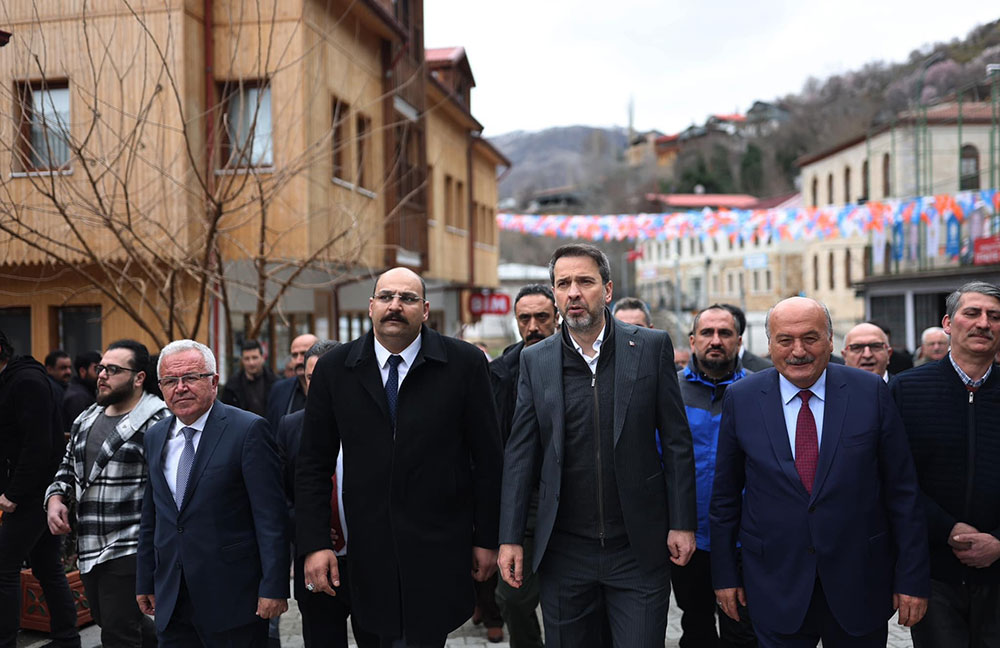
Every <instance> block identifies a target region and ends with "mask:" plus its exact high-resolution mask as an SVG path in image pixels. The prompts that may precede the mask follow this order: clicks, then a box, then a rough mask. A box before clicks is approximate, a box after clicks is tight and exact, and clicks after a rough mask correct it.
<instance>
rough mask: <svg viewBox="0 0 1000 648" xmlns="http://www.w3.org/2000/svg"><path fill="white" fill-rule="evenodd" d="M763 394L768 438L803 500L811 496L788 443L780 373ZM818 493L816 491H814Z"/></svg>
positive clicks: (761, 403) (761, 402) (761, 401)
mask: <svg viewBox="0 0 1000 648" xmlns="http://www.w3.org/2000/svg"><path fill="white" fill-rule="evenodd" d="M761 393H762V394H763V395H762V397H761V399H760V401H759V405H760V412H761V415H762V416H763V417H764V427H765V429H766V430H767V437H768V439H769V440H770V442H771V447H772V448H773V450H774V456H775V457H776V458H777V461H778V465H779V466H780V467H781V471H782V472H783V473H785V477H787V478H788V479H789V480H790V481H791V482H792V483H793V484H794V485H795V487H796V488H797V489H798V490H799V491H800V492H801V493H802V497H803V498H807V497H808V496H809V493H808V491H806V487H805V486H803V485H802V480H801V479H800V478H799V473H798V471H797V470H795V459H793V458H792V447H791V445H790V444H789V443H788V429H787V428H786V427H785V414H784V409H783V406H784V404H783V403H782V402H781V388H780V387H778V372H777V371H775V372H774V379H773V380H770V381H768V384H767V386H766V387H765V388H764V389H762V390H761ZM813 492H816V489H815V488H814V489H813Z"/></svg>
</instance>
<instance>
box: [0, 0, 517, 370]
mask: <svg viewBox="0 0 1000 648" xmlns="http://www.w3.org/2000/svg"><path fill="white" fill-rule="evenodd" d="M46 6H47V5H45V3H42V4H39V3H37V2H33V1H31V0H10V2H8V3H7V4H6V6H5V14H4V18H5V21H6V22H5V28H6V29H8V30H10V31H12V32H13V33H14V34H15V36H16V37H15V38H14V39H13V40H12V41H11V44H10V46H9V47H7V48H5V49H4V52H3V56H0V93H5V98H6V100H7V102H6V103H5V105H6V106H8V109H7V110H6V111H4V113H3V115H0V119H5V120H6V121H7V123H6V125H5V130H6V132H8V133H14V134H15V136H14V137H12V138H11V140H9V141H8V142H6V143H5V144H3V145H2V147H0V158H2V160H0V164H2V165H3V166H4V168H6V169H12V172H10V173H7V172H5V175H4V177H3V178H2V179H0V183H2V184H3V185H4V186H3V189H4V191H3V197H2V198H0V201H2V202H4V203H5V204H4V205H2V209H0V272H2V273H3V275H4V290H3V291H2V294H0V328H3V329H4V330H5V331H8V332H11V331H14V332H16V335H15V344H16V345H17V347H18V349H19V350H21V351H24V352H30V353H32V354H34V355H35V356H36V357H41V356H42V355H44V354H45V353H47V352H48V351H49V350H50V349H52V348H56V347H62V348H66V349H67V350H68V351H70V353H76V352H78V351H83V350H85V349H91V348H103V347H104V346H106V345H107V344H108V343H109V342H111V341H112V340H114V339H117V338H122V337H131V338H136V339H139V340H141V341H143V342H145V343H147V344H148V345H149V346H150V347H151V348H153V349H156V348H158V347H159V346H161V345H162V344H163V343H164V342H165V341H167V340H169V339H170V338H173V337H179V336H183V335H191V336H194V337H196V338H197V339H199V340H201V341H204V342H207V343H208V344H209V345H210V346H212V347H213V349H214V350H215V351H216V353H217V355H218V356H219V358H220V359H225V358H229V359H233V358H235V356H236V355H237V354H238V343H239V341H240V340H241V339H242V337H243V336H244V334H247V333H248V331H249V329H250V327H251V326H252V325H253V324H254V323H255V322H256V323H260V322H259V318H258V313H259V312H261V311H260V308H261V307H262V306H263V305H265V304H267V303H271V302H273V304H274V308H273V309H272V310H271V311H270V316H268V317H266V318H265V320H264V321H263V323H262V324H261V325H260V327H259V330H257V331H256V332H255V335H256V336H259V337H260V338H261V339H262V341H263V342H264V343H265V344H266V345H267V346H268V347H269V348H270V349H272V353H271V354H270V355H271V358H272V361H274V360H278V361H282V360H283V359H284V358H283V356H284V354H285V353H286V352H287V351H286V350H287V349H288V345H289V340H290V338H291V337H293V336H294V335H296V334H299V333H302V332H305V331H313V332H315V333H317V334H318V335H319V336H320V337H329V338H335V339H340V340H348V339H351V338H354V337H356V336H358V335H361V334H362V333H364V332H365V331H366V330H367V329H368V327H369V326H370V323H369V321H368V316H367V310H368V298H369V296H370V295H371V290H372V285H373V281H374V277H375V276H376V275H377V274H378V273H380V272H381V271H383V270H384V269H386V268H389V267H393V266H397V265H403V266H408V267H411V268H413V269H414V270H416V271H418V272H420V273H421V274H422V276H423V277H424V278H425V280H426V282H427V297H428V301H429V302H430V308H431V315H430V324H431V325H432V326H434V327H436V328H438V329H440V330H442V331H445V332H448V333H452V332H455V331H457V330H458V328H459V326H460V321H461V320H462V316H463V312H462V303H463V299H462V295H463V293H464V292H465V291H468V290H471V289H478V288H484V287H485V288H491V287H495V286H497V285H498V277H497V263H498V250H497V229H496V224H495V213H494V210H495V205H496V202H497V186H496V181H497V173H498V171H499V170H500V169H501V168H503V167H507V166H509V165H510V163H509V161H508V160H507V159H506V158H505V157H504V156H503V155H502V154H501V153H500V152H499V151H497V150H496V149H495V148H494V147H493V146H492V145H490V144H489V143H488V142H487V141H486V140H485V139H483V138H482V137H481V136H480V133H481V132H482V130H483V126H482V124H481V123H479V122H478V121H477V120H476V119H475V118H474V117H473V114H472V111H471V89H472V88H473V87H474V86H475V80H474V77H473V75H472V70H471V67H470V65H469V61H468V58H467V57H466V55H465V51H464V50H463V49H462V48H461V47H455V48H446V49H441V50H427V52H426V53H425V49H424V43H423V33H424V29H423V2H422V0H408V1H407V2H395V1H392V0H357V1H349V0H332V1H330V2H325V1H324V2H319V1H318V0H304V1H303V2H300V3H292V4H288V5H287V6H286V5H285V4H280V5H279V4H276V5H274V6H273V7H272V6H271V5H270V4H268V5H267V6H266V7H258V8H257V9H259V10H260V11H259V12H258V11H257V10H254V11H246V10H245V7H244V6H243V3H241V2H238V1H237V0H214V2H206V3H191V2H182V1H181V0H166V1H165V2H160V3H158V4H157V5H156V7H155V10H151V11H147V12H141V11H140V12H139V13H138V14H136V13H133V12H131V11H130V10H128V9H126V8H122V7H120V8H117V9H116V8H105V9H102V10H101V11H100V12H94V13H93V14H90V13H88V14H87V15H84V14H83V13H82V11H83V10H82V9H80V8H79V7H78V8H76V9H72V10H67V9H66V8H65V7H62V6H61V5H60V6H56V5H55V4H53V5H52V6H49V7H48V8H46ZM116 6H117V5H116ZM206 11H209V12H210V13H207V14H206V13H205V12H206ZM275 12H277V13H275ZM233 16H240V22H230V18H231V17H233ZM88 43H89V47H91V48H101V49H99V51H89V52H88V51H87V50H86V49H85V48H87V47H88ZM102 44H103V45H102ZM39 66H41V67H39ZM92 66H99V67H98V68H95V67H92ZM111 69H114V70H115V73H114V74H112V73H111V72H110V70H111ZM206 71H207V72H206ZM119 73H120V74H121V78H120V79H119V78H118V75H119ZM95 105H96V106H100V108H99V109H95V107H94V106H95ZM18 133H20V134H21V135H20V136H17V135H16V134H18ZM109 224H110V225H109ZM25 232H30V234H29V235H26V234H25ZM52 242H54V243H52ZM213 273H214V274H213ZM115 295H118V296H119V297H122V296H123V297H124V300H125V303H126V306H128V305H129V304H134V305H135V310H134V312H131V313H130V312H127V310H128V309H127V308H125V307H124V306H123V305H122V302H121V300H120V299H119V300H118V301H116V299H115V298H114V296H115ZM234 342H235V344H234ZM220 364H222V365H223V366H226V365H228V364H229V363H228V362H222V363H220Z"/></svg>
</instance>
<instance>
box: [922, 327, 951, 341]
mask: <svg viewBox="0 0 1000 648" xmlns="http://www.w3.org/2000/svg"><path fill="white" fill-rule="evenodd" d="M932 333H942V334H944V336H945V337H949V336H948V334H947V333H945V331H944V329H943V328H941V327H940V326H928V327H927V328H925V329H924V332H923V333H921V334H920V344H926V343H927V336H928V335H930V334H932Z"/></svg>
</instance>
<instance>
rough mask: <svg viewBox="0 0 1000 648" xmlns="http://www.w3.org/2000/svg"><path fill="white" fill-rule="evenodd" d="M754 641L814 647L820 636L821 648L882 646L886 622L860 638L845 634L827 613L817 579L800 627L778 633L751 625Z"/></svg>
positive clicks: (780, 647) (777, 647) (779, 647)
mask: <svg viewBox="0 0 1000 648" xmlns="http://www.w3.org/2000/svg"><path fill="white" fill-rule="evenodd" d="M754 630H755V631H756V632H757V640H758V642H759V644H760V646H761V647H762V648H816V645H817V644H819V641H820V639H822V640H823V648H885V645H886V642H887V641H888V638H889V625H888V623H884V624H882V626H881V627H880V628H879V629H878V630H876V631H875V632H872V633H871V634H866V635H863V636H861V637H856V636H854V635H850V634H847V631H845V630H844V629H843V628H842V627H841V626H840V624H839V623H837V620H836V619H835V618H834V617H833V613H832V612H830V606H829V604H828V603H827V602H826V595H825V594H824V593H823V586H822V585H821V584H820V582H819V579H818V578H817V579H816V585H815V587H814V588H813V594H812V599H810V601H809V609H808V610H807V611H806V618H805V620H804V621H803V622H802V627H801V628H799V631H798V632H796V633H794V634H781V633H778V632H774V631H773V630H768V629H766V628H762V627H760V626H759V625H758V624H756V623H755V624H754Z"/></svg>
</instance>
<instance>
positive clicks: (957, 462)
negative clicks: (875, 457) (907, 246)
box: [890, 281, 1000, 648]
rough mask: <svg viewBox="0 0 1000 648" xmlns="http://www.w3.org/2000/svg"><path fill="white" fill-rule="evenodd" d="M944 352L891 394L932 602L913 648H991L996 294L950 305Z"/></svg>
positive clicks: (967, 294)
mask: <svg viewBox="0 0 1000 648" xmlns="http://www.w3.org/2000/svg"><path fill="white" fill-rule="evenodd" d="M946 307H947V315H945V317H944V320H943V326H944V330H945V331H946V332H947V333H948V334H949V335H951V351H950V353H949V354H948V355H947V356H945V357H944V358H943V359H941V360H938V361H936V362H929V363H927V364H924V365H921V366H920V367H916V368H914V369H911V370H909V371H906V372H903V373H902V374H900V375H899V376H896V378H894V379H893V381H892V384H891V385H890V390H891V391H892V394H893V397H894V398H895V400H896V404H897V405H898V406H899V412H900V414H902V416H903V422H904V424H905V426H906V432H907V435H908V436H909V439H910V448H911V450H912V452H913V459H914V463H915V464H916V468H917V477H918V480H919V482H920V490H921V495H922V497H921V499H922V502H923V506H924V510H925V512H926V514H927V527H928V532H929V534H930V536H929V540H930V555H931V599H930V605H929V607H928V610H927V615H926V616H925V617H924V619H923V620H922V621H921V622H920V623H918V624H917V625H915V626H914V627H913V629H912V636H913V645H914V648H950V647H952V646H955V647H958V646H961V647H962V648H966V647H969V648H978V647H980V646H984V647H985V646H996V645H998V644H997V642H1000V561H998V558H1000V371H997V368H996V367H995V366H994V365H993V359H994V356H995V355H996V353H997V350H998V349H1000V287H997V286H995V285H992V284H989V283H985V282H981V281H976V282H971V283H967V284H965V285H964V286H962V287H961V288H959V289H958V290H956V291H955V292H953V293H952V294H951V295H949V297H948V300H947V303H946Z"/></svg>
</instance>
